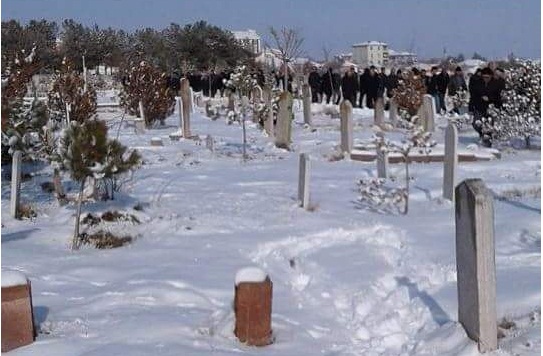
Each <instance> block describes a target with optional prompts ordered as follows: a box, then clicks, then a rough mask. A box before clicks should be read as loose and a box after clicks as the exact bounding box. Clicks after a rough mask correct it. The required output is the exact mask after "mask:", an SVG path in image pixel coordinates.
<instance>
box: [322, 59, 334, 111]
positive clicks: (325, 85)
mask: <svg viewBox="0 0 543 356" xmlns="http://www.w3.org/2000/svg"><path fill="white" fill-rule="evenodd" d="M321 83H322V92H323V94H324V95H326V104H330V99H331V98H332V93H333V92H334V77H333V73H332V68H328V70H327V71H326V72H325V73H324V74H323V75H322V80H321Z"/></svg>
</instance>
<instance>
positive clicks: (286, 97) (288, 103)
mask: <svg viewBox="0 0 543 356" xmlns="http://www.w3.org/2000/svg"><path fill="white" fill-rule="evenodd" d="M291 130H292V95H291V94H290V93H289V92H288V91H284V92H282V93H281V96H280V98H279V114H278V116H277V133H276V136H275V145H276V146H277V147H280V148H286V149H288V148H289V146H290V138H291Z"/></svg>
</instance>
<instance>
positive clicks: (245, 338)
mask: <svg viewBox="0 0 543 356" xmlns="http://www.w3.org/2000/svg"><path fill="white" fill-rule="evenodd" d="M235 284H236V287H235V296H234V314H235V319H236V321H235V328H234V335H236V337H237V338H238V339H239V341H241V342H244V343H246V344H247V345H251V346H266V345H269V344H271V343H272V342H273V338H272V328H271V314H272V295H273V285H272V282H271V280H270V278H269V277H268V275H267V274H266V273H265V272H264V271H262V270H260V269H259V268H256V267H248V268H244V269H241V270H239V271H238V272H237V273H236V281H235Z"/></svg>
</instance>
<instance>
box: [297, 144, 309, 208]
mask: <svg viewBox="0 0 543 356" xmlns="http://www.w3.org/2000/svg"><path fill="white" fill-rule="evenodd" d="M310 164H311V161H310V160H309V156H308V155H307V153H301V154H300V167H299V175H298V203H299V204H300V206H301V207H302V208H304V209H306V210H307V209H309V181H310V178H309V174H310V170H311V166H310Z"/></svg>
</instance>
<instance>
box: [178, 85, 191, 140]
mask: <svg viewBox="0 0 543 356" xmlns="http://www.w3.org/2000/svg"><path fill="white" fill-rule="evenodd" d="M180 91H181V102H182V104H183V105H182V112H183V126H182V132H183V137H184V138H186V139H187V138H190V136H191V134H190V111H191V107H190V106H191V105H190V102H191V98H190V85H189V80H188V79H187V78H181V89H180Z"/></svg>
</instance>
